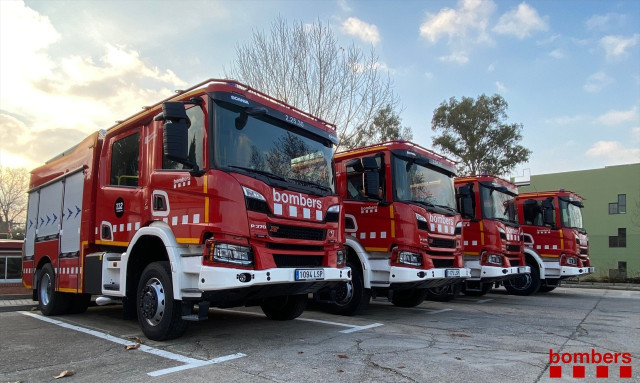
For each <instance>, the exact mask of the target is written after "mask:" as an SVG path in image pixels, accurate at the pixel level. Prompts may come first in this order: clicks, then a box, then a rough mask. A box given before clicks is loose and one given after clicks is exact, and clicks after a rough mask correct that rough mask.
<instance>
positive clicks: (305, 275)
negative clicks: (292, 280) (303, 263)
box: [296, 269, 324, 281]
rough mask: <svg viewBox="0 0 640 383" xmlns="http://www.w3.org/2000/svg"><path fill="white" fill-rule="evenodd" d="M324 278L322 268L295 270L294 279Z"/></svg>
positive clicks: (318, 279)
mask: <svg viewBox="0 0 640 383" xmlns="http://www.w3.org/2000/svg"><path fill="white" fill-rule="evenodd" d="M323 279H324V270H318V269H299V270H296V281H320V280H323Z"/></svg>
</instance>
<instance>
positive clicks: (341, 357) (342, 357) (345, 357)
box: [338, 355, 349, 359]
mask: <svg viewBox="0 0 640 383" xmlns="http://www.w3.org/2000/svg"><path fill="white" fill-rule="evenodd" d="M338 358H340V359H349V357H348V356H346V355H338Z"/></svg>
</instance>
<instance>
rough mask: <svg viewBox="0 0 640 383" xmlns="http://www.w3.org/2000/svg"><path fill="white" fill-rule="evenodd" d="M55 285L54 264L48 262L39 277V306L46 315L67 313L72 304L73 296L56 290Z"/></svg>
mask: <svg viewBox="0 0 640 383" xmlns="http://www.w3.org/2000/svg"><path fill="white" fill-rule="evenodd" d="M55 286H56V276H55V274H54V272H53V266H51V264H50V263H47V264H46V265H44V266H43V267H42V269H41V270H40V277H39V278H38V306H39V308H40V311H41V312H42V314H44V315H46V316H49V315H60V314H65V313H67V312H68V311H69V308H70V306H71V298H72V296H71V295H70V294H65V293H61V292H58V291H55Z"/></svg>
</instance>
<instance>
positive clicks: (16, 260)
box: [0, 239, 22, 285]
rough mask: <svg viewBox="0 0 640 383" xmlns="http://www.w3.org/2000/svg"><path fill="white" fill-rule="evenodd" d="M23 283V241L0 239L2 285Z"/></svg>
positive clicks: (0, 283)
mask: <svg viewBox="0 0 640 383" xmlns="http://www.w3.org/2000/svg"><path fill="white" fill-rule="evenodd" d="M15 283H20V285H22V241H17V240H12V239H0V285H2V284H15Z"/></svg>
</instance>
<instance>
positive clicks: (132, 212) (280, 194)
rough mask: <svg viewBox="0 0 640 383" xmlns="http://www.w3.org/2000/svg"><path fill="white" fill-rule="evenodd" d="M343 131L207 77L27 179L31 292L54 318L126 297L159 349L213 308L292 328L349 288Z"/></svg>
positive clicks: (127, 310)
mask: <svg viewBox="0 0 640 383" xmlns="http://www.w3.org/2000/svg"><path fill="white" fill-rule="evenodd" d="M336 144H337V136H336V133H335V127H334V126H332V125H330V124H328V123H325V122H322V121H321V120H319V119H317V118H315V117H313V116H311V115H309V114H307V113H304V112H302V111H300V110H298V109H296V108H294V107H292V106H290V105H287V104H285V103H283V102H280V101H278V100H275V99H273V98H271V97H269V96H267V95H265V94H263V93H261V92H258V91H256V90H254V89H251V88H249V87H247V86H245V85H242V84H239V83H236V82H233V81H227V80H208V81H205V82H203V83H201V84H198V85H196V86H194V87H192V88H190V89H188V90H186V91H179V92H178V95H176V96H174V97H172V98H169V99H167V100H164V101H163V102H160V103H158V104H156V105H153V106H150V107H144V108H143V111H141V112H140V113H138V114H136V115H134V116H132V117H130V118H129V119H127V120H126V121H123V122H120V123H118V124H117V125H116V126H114V127H112V128H110V129H109V130H107V131H106V132H105V131H101V132H98V133H95V134H93V135H91V136H89V137H88V138H87V139H85V140H84V141H82V142H81V143H80V144H78V145H77V146H75V147H74V148H72V149H70V150H68V151H67V152H65V153H62V154H61V155H60V156H58V157H57V158H54V159H52V160H51V161H49V162H47V163H46V164H45V165H43V166H41V167H39V168H37V169H35V170H34V171H33V172H32V173H31V181H30V190H29V205H28V214H27V232H26V240H25V246H24V261H23V265H24V266H23V268H24V270H23V275H24V277H23V278H24V284H25V285H26V286H27V287H29V288H32V289H33V292H34V299H35V300H38V301H39V306H40V309H41V310H42V312H43V313H44V314H45V315H54V314H63V313H77V312H83V311H85V310H86V309H87V306H88V304H89V302H90V299H91V296H92V295H99V296H100V297H98V298H97V300H96V301H97V303H98V304H101V303H105V302H109V301H118V302H122V304H123V313H124V315H125V316H137V318H138V321H139V323H140V326H141V327H142V330H143V332H144V334H145V335H146V336H147V337H148V338H150V339H154V340H163V339H170V338H175V337H178V336H180V335H181V334H182V333H183V332H184V330H185V328H186V323H187V322H186V321H189V320H203V319H206V317H207V313H208V311H209V307H210V306H217V307H234V306H243V305H260V306H261V307H262V310H263V311H264V313H265V314H266V315H267V317H269V318H271V319H276V320H287V319H293V318H295V317H297V316H299V315H300V314H301V313H302V311H303V310H304V308H305V305H306V302H307V294H308V293H313V292H316V291H318V290H319V289H322V288H327V289H329V288H334V287H335V286H336V285H339V284H343V283H345V282H347V281H349V280H350V270H349V268H347V267H345V262H346V258H345V253H344V250H343V243H344V230H343V227H342V225H343V222H344V213H343V212H342V210H341V208H340V199H339V197H338V195H337V194H336V193H335V191H334V190H335V189H334V187H335V185H334V175H333V170H332V158H333V154H334V148H335V145H336Z"/></svg>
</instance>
